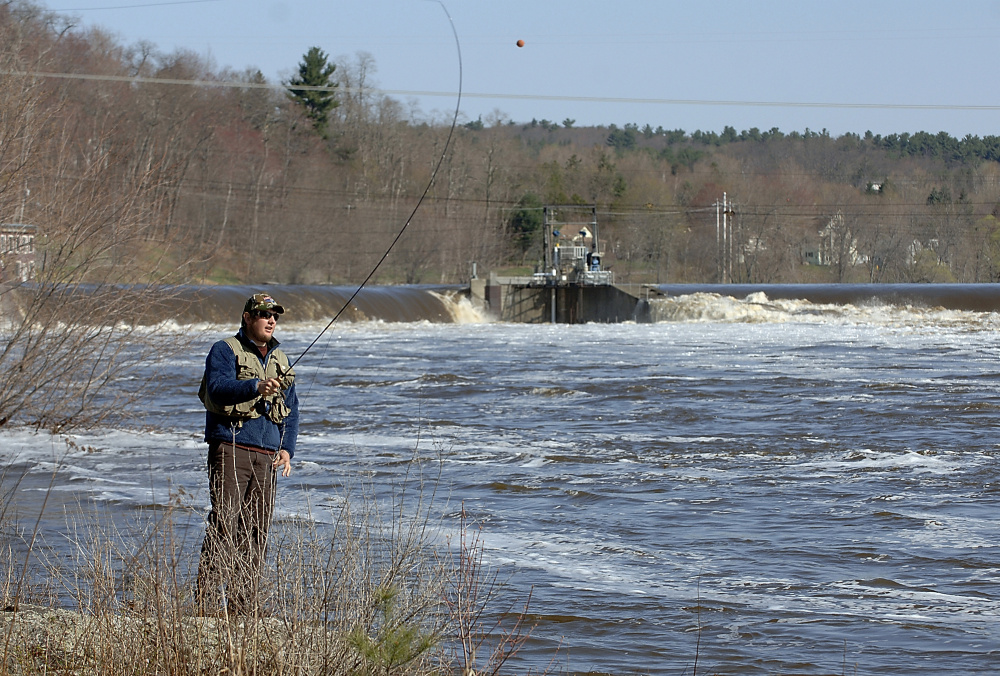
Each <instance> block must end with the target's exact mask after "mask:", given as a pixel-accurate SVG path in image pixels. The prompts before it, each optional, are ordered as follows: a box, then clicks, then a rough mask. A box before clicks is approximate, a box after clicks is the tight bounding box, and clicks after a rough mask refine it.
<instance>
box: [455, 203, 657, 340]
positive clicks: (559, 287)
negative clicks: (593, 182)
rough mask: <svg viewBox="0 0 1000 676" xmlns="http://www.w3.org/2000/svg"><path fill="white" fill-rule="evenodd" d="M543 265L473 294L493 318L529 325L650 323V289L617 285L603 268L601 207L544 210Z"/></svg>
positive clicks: (474, 284)
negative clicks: (531, 273) (598, 220)
mask: <svg viewBox="0 0 1000 676" xmlns="http://www.w3.org/2000/svg"><path fill="white" fill-rule="evenodd" d="M541 227H542V235H543V251H544V258H545V259H544V262H543V264H542V267H541V270H540V271H537V272H535V273H534V274H533V275H530V276H527V275H526V276H520V277H504V276H499V275H496V274H494V273H490V275H489V277H488V279H485V280H484V279H473V280H471V282H470V285H469V294H470V297H471V299H472V300H473V302H474V303H476V304H477V305H479V306H480V307H483V308H484V309H485V310H486V311H487V312H488V313H489V314H490V315H492V316H493V317H494V318H496V319H498V320H500V321H505V322H518V323H527V324H540V323H552V324H582V323H588V322H604V323H608V322H623V321H639V322H641V321H649V309H648V302H647V301H648V295H649V294H650V293H657V292H656V291H655V290H653V289H651V288H650V287H639V289H638V290H634V289H635V287H634V286H633V285H630V286H629V287H624V286H618V285H616V284H615V283H614V273H612V272H611V271H610V270H605V269H603V267H602V265H601V260H602V258H603V252H602V250H601V241H600V233H599V230H598V224H597V210H596V207H593V206H590V207H580V206H576V205H573V206H565V207H562V206H547V207H544V208H543V210H542V224H541Z"/></svg>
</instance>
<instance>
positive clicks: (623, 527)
mask: <svg viewBox="0 0 1000 676" xmlns="http://www.w3.org/2000/svg"><path fill="white" fill-rule="evenodd" d="M869 288H870V287H869ZM669 291H670V295H669V296H668V297H666V298H662V299H658V300H654V301H653V302H654V303H656V304H657V305H658V307H657V308H656V314H655V315H654V316H656V317H658V318H659V321H656V322H654V323H649V324H633V323H625V324H613V325H609V324H587V325H519V324H504V323H497V322H489V321H485V320H483V319H482V318H481V317H479V316H478V315H477V314H476V312H475V311H474V310H472V309H471V308H469V307H461V308H456V307H452V308H451V309H449V310H448V312H447V313H445V315H446V316H445V315H442V314H441V313H440V312H439V310H438V309H434V310H432V311H430V312H433V313H435V314H434V316H432V317H424V318H420V317H419V316H417V317H409V318H408V320H407V321H399V320H398V319H397V320H393V321H381V320H377V319H374V320H373V319H372V317H371V313H370V312H369V313H367V315H366V316H365V317H363V318H361V320H358V321H344V322H338V323H336V324H334V325H333V326H332V327H331V329H330V331H328V332H327V333H326V334H325V335H324V336H323V338H322V339H321V340H320V341H319V342H318V343H317V344H316V347H314V348H313V349H312V350H311V351H310V352H309V353H308V354H307V355H306V357H305V358H304V359H303V360H302V362H301V363H300V364H299V365H298V366H297V370H298V372H299V380H298V383H299V385H298V387H299V396H300V398H301V400H302V406H303V408H302V416H303V421H304V424H303V426H302V430H301V436H300V439H299V446H298V451H297V454H296V457H295V460H294V464H295V472H294V474H293V476H292V477H291V478H290V479H288V480H284V481H283V484H282V486H281V489H280V498H279V502H278V506H277V509H278V519H279V520H280V519H281V518H282V517H287V516H289V515H301V514H304V513H307V512H308V511H309V509H310V506H315V505H317V504H321V503H322V502H323V500H324V498H325V496H328V495H329V494H330V493H331V491H332V490H334V489H335V488H336V487H340V486H343V485H345V484H346V483H349V482H350V481H351V477H354V476H358V475H362V474H363V475H365V476H367V477H370V478H372V480H373V481H375V482H376V483H378V484H380V485H382V486H383V487H385V488H386V489H387V490H388V489H389V487H391V486H392V485H394V484H395V482H398V481H399V480H400V478H401V476H402V473H404V472H405V471H406V466H407V461H408V460H409V459H411V458H413V457H414V456H415V455H418V456H420V457H423V458H430V459H433V461H434V462H435V463H438V464H439V467H440V479H438V481H439V483H440V488H439V495H441V496H442V498H443V499H445V500H447V501H448V502H449V504H451V505H456V504H459V503H464V505H465V508H466V510H467V511H468V512H469V513H470V514H472V515H473V516H474V517H475V518H476V519H477V520H478V522H479V523H481V524H482V525H483V531H482V532H483V542H484V544H485V546H486V555H487V560H488V561H489V562H490V563H491V564H492V565H496V566H500V567H502V568H503V569H504V570H507V571H510V574H511V577H510V585H511V590H510V591H511V593H513V594H515V595H525V594H526V593H527V592H528V590H529V589H533V596H532V604H531V612H532V613H534V614H535V616H536V618H537V620H538V624H537V627H536V628H535V630H534V634H533V638H532V640H531V642H530V643H529V644H528V645H527V646H526V648H525V650H524V651H523V652H522V653H521V655H520V656H519V658H518V659H519V665H520V667H523V668H527V667H531V666H533V667H535V668H538V669H543V668H545V667H546V666H547V665H549V663H550V660H551V658H552V654H553V651H554V650H555V649H556V648H557V647H558V648H559V652H558V657H557V658H556V662H555V663H554V664H555V667H556V669H557V670H558V671H561V672H565V673H609V674H640V673H641V674H647V673H648V674H683V673H688V674H690V673H692V670H693V667H694V663H695V659H697V671H698V673H706V674H707V673H719V674H811V675H820V674H855V673H857V674H878V675H879V676H884V675H887V674H899V675H907V676H912V675H913V674H936V675H942V674H956V675H957V674H963V675H967V674H987V673H990V674H992V673H996V671H997V669H998V667H1000V622H998V615H1000V522H998V516H997V515H998V497H1000V463H998V459H1000V452H998V446H997V440H996V433H995V430H996V420H997V417H998V414H1000V380H998V373H1000V368H998V359H997V355H998V348H1000V337H998V333H997V328H998V326H1000V314H997V313H996V312H995V311H983V310H969V309H962V308H961V307H952V308H949V307H942V306H940V305H935V304H933V303H921V302H920V301H919V299H916V300H914V298H913V297H912V296H908V297H906V298H903V299H902V300H901V297H900V296H899V294H898V293H897V294H896V295H895V296H893V297H889V295H888V294H886V295H885V296H883V297H882V298H880V297H879V296H878V294H874V295H872V294H868V295H866V296H864V297H863V299H860V300H859V298H860V297H859V298H848V299H846V300H845V299H843V298H813V299H811V300H810V299H807V298H804V297H794V296H795V295H796V294H787V295H790V296H793V297H789V298H780V297H777V296H779V295H781V294H776V293H774V291H773V290H771V293H770V294H768V293H767V290H761V289H742V288H741V289H738V290H736V291H737V292H736V293H734V294H733V295H727V294H726V293H720V291H724V289H719V288H715V289H707V288H706V289H699V290H694V289H692V290H690V291H691V292H690V293H684V292H683V291H684V290H683V289H682V290H681V292H677V291H675V290H673V289H670V290H669ZM897 291H898V289H897ZM953 291H955V289H949V293H951V292H953ZM979 291H980V290H979V289H976V290H975V293H979ZM382 293H384V294H386V295H387V296H389V297H391V296H392V295H393V292H392V291H387V290H383V291H382ZM970 293H973V290H971V289H970ZM274 294H275V295H276V296H277V297H278V299H279V300H281V301H283V302H286V303H288V304H289V306H290V308H289V312H288V313H287V317H288V318H293V317H294V303H293V302H292V301H291V300H288V301H285V300H284V299H283V298H282V296H280V294H279V290H277V289H276V290H274ZM232 295H233V297H234V298H237V296H239V293H235V294H232ZM959 295H961V294H959ZM449 302H450V303H451V304H452V305H455V302H454V301H449ZM977 302H978V301H977ZM959 305H960V304H959ZM219 307H225V303H221V302H220V304H219ZM236 312H238V309H237V310H236ZM421 312H424V311H423V310H422V311H421ZM319 314H322V313H321V312H319V311H317V312H315V313H313V314H311V315H310V317H309V319H308V320H307V321H299V322H295V321H290V322H287V323H282V325H281V326H279V329H278V332H277V334H276V335H277V336H278V337H279V339H281V340H282V342H283V347H284V348H285V349H286V351H287V352H288V353H289V354H290V355H292V357H293V358H294V356H295V355H297V354H299V353H300V352H301V351H302V350H303V349H304V348H305V346H306V345H308V344H309V343H310V342H311V341H312V340H313V339H314V338H315V336H316V334H317V332H318V331H319V330H320V329H322V328H323V326H324V322H323V321H322V320H321V318H320V317H319V316H317V315H319ZM418 314H419V313H418ZM442 317H445V318H444V319H442ZM196 319H197V322H198V323H194V324H189V325H186V326H184V327H182V328H183V330H184V331H185V332H186V333H187V334H188V336H189V340H190V341H191V345H190V352H189V353H187V354H186V356H185V357H184V358H183V359H181V360H178V361H177V363H176V364H175V365H174V367H173V369H172V375H171V377H169V378H165V379H164V380H163V382H162V384H161V385H160V386H159V387H158V388H157V397H156V401H155V405H153V406H150V407H149V411H148V413H147V414H146V415H145V416H143V417H142V419H141V420H136V422H135V425H134V427H132V428H126V429H122V430H116V431H113V432H105V433H101V434H96V433H95V434H79V435H74V436H73V437H72V441H73V443H74V444H75V446H73V447H71V448H69V449H68V450H67V447H66V444H65V442H64V441H63V440H62V439H61V438H60V439H57V438H51V437H46V436H39V435H34V434H31V433H28V432H26V431H18V430H0V444H2V445H3V446H4V448H5V449H7V450H5V454H7V453H10V454H11V456H10V457H12V458H13V459H14V460H15V461H16V462H17V463H20V464H21V465H24V466H27V467H30V468H31V472H32V476H36V477H44V476H45V475H46V472H47V471H49V470H51V468H52V462H53V459H54V457H55V456H58V457H59V461H60V463H61V464H62V467H61V469H60V481H59V484H60V485H59V488H60V491H61V492H62V493H65V494H66V495H74V496H79V495H85V496H87V499H90V500H93V501H96V502H98V503H100V504H102V505H104V506H105V507H106V508H107V509H110V510H112V511H114V510H127V509H130V508H132V507H134V506H137V505H148V504H151V503H153V504H159V503H166V502H167V501H168V500H169V495H168V492H169V491H171V490H173V491H176V489H177V487H179V486H180V487H183V488H184V489H185V491H187V492H188V494H189V495H191V496H192V497H191V500H192V501H193V503H194V504H196V505H199V506H200V509H201V511H200V512H199V513H197V514H196V515H195V519H194V520H195V524H194V526H193V527H194V528H195V529H200V528H201V519H203V517H204V512H205V511H206V508H207V495H206V490H205V487H204V483H205V476H204V470H203V466H204V464H203V463H204V448H203V443H202V441H201V437H200V434H199V431H200V430H201V428H202V426H203V417H204V414H203V411H202V410H201V409H200V403H199V402H198V400H197V396H196V393H197V389H198V382H199V380H200V377H201V371H202V368H203V364H204V361H203V360H204V355H205V354H206V352H207V350H208V348H209V346H210V344H211V342H212V341H214V340H216V339H218V338H220V337H223V336H225V335H226V334H227V333H229V332H230V331H231V328H232V322H226V321H224V317H223V316H214V317H213V316H209V317H205V316H201V315H199V316H198V317H197V318H196ZM283 321H284V318H283ZM94 451H97V452H94ZM162 477H169V482H167V481H161V480H160V479H161V478H162ZM26 504H27V503H26ZM28 511H30V510H25V516H27V515H28ZM45 524H46V527H47V528H58V519H56V518H54V517H53V518H52V519H51V520H47V521H46V522H45Z"/></svg>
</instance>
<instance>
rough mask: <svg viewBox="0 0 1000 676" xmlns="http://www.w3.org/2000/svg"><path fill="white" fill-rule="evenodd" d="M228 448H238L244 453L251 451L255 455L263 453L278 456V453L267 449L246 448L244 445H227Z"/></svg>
mask: <svg viewBox="0 0 1000 676" xmlns="http://www.w3.org/2000/svg"><path fill="white" fill-rule="evenodd" d="M225 445H226V446H232V447H233V448H238V449H240V450H243V451H251V452H253V453H263V454H264V455H277V454H278V452H277V451H271V450H268V449H266V448H257V447H256V446H245V445H243V444H234V443H227V444H225Z"/></svg>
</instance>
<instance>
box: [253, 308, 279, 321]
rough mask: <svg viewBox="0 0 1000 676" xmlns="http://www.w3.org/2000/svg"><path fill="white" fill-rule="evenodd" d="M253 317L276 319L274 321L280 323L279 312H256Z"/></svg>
mask: <svg viewBox="0 0 1000 676" xmlns="http://www.w3.org/2000/svg"><path fill="white" fill-rule="evenodd" d="M253 316H254V317H257V318H259V319H274V321H278V313H277V312H268V311H267V310H256V311H254V313H253Z"/></svg>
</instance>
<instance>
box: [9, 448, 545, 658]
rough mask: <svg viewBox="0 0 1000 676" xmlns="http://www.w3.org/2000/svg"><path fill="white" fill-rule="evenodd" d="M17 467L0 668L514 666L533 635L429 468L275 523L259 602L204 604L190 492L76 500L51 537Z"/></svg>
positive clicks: (12, 477) (473, 527)
mask: <svg viewBox="0 0 1000 676" xmlns="http://www.w3.org/2000/svg"><path fill="white" fill-rule="evenodd" d="M415 464H419V462H417V463H415ZM58 471H59V469H58V467H57V468H56V469H54V470H53V475H52V478H53V481H55V479H56V477H57V474H58ZM24 479H25V476H24V475H23V474H21V475H19V474H18V472H17V470H16V469H15V467H14V466H13V465H10V464H8V465H6V466H5V467H4V468H2V469H0V516H3V517H4V519H3V524H4V525H3V527H2V529H0V545H2V546H0V571H2V577H0V676H8V675H15V674H17V675H20V674H44V673H58V674H100V675H101V676H105V675H108V674H111V675H114V674H123V675H124V674H130V675H142V674H173V675H178V676H179V675H183V674H209V673H211V674H221V673H227V674H247V675H248V674H303V675H305V674H324V675H335V674H344V675H345V676H346V675H351V676H357V675H359V674H361V675H364V674H368V675H371V676H375V675H389V674H411V675H417V676H419V675H420V674H441V673H462V674H497V673H501V672H502V673H511V672H512V669H513V668H514V667H513V663H512V662H511V659H512V658H514V657H515V656H516V655H517V653H518V652H519V651H520V649H521V648H522V646H523V645H524V644H525V642H526V641H527V640H529V638H530V635H531V631H532V626H531V618H530V616H529V615H528V613H527V609H528V608H527V603H528V600H529V599H515V600H514V601H513V602H512V601H511V599H510V597H509V594H508V592H507V591H506V589H505V587H504V584H503V583H504V580H503V579H502V578H501V577H500V576H499V571H498V570H497V569H495V568H491V566H490V565H489V564H488V563H486V562H485V561H484V559H483V546H482V542H481V540H480V537H479V527H478V525H477V524H475V523H474V521H473V520H472V518H471V517H470V516H469V515H467V514H466V512H465V511H464V509H463V508H461V506H455V508H454V509H450V510H449V509H447V508H446V509H445V510H443V511H444V513H441V512H442V510H441V507H442V505H440V504H438V502H437V501H435V500H434V499H433V497H430V496H429V495H428V494H427V493H425V492H423V490H424V489H427V487H428V486H429V485H430V482H427V481H424V480H414V481H413V484H414V485H413V486H412V487H410V488H413V489H414V490H417V491H418V493H417V495H413V494H412V493H411V491H410V490H408V487H407V486H400V487H398V489H399V490H397V491H396V492H395V493H394V495H393V496H391V497H389V498H379V497H378V496H376V495H375V494H374V493H373V492H372V491H370V490H369V489H359V490H357V491H353V490H347V491H346V492H345V493H344V494H343V495H341V496H339V497H340V498H341V499H340V500H338V501H337V505H338V506H336V507H333V508H331V509H330V510H329V513H324V514H323V515H322V516H319V518H316V519H312V518H289V519H285V520H282V521H281V522H279V523H276V524H275V526H274V527H273V528H272V541H271V542H270V543H269V547H270V550H271V551H270V556H269V563H268V567H267V570H266V571H264V574H263V575H262V579H261V583H260V588H259V590H257V596H258V598H260V599H261V600H262V601H261V606H260V608H259V609H256V610H254V611H252V612H251V613H249V614H245V613H241V614H239V615H229V614H227V612H226V611H225V609H222V610H220V611H219V612H213V613H211V614H210V616H205V614H204V613H200V612H199V610H198V608H197V607H196V604H195V602H194V599H193V595H194V593H193V592H194V585H195V582H194V577H195V574H196V569H197V556H198V544H199V543H200V538H201V535H202V533H203V525H202V523H201V520H200V519H191V518H190V513H191V512H193V511H197V506H195V505H191V504H189V502H190V499H191V496H190V495H187V494H185V493H184V492H183V491H182V490H178V491H175V492H174V494H173V495H172V496H171V499H170V502H169V504H166V505H160V506H158V507H157V508H155V509H151V510H140V511H137V512H133V513H131V514H129V515H128V516H127V517H124V516H123V515H121V514H118V515H111V514H102V513H100V512H99V511H95V510H94V508H93V507H92V506H85V505H80V506H79V508H78V509H76V510H73V511H72V512H71V513H69V514H67V515H66V517H65V518H66V525H65V529H64V530H63V532H62V533H61V534H59V535H56V534H52V533H43V532H40V531H39V529H38V526H37V523H36V525H35V527H34V529H33V528H32V521H33V519H31V518H30V517H31V515H30V514H27V513H25V512H26V511H27V510H25V506H24V505H21V506H20V507H19V506H18V504H17V502H16V501H15V500H14V495H15V492H16V490H17V489H18V487H19V484H20V483H21V481H22V480H24ZM49 490H50V491H51V490H52V486H51V485H50V486H49ZM427 490H430V489H427ZM41 509H43V510H44V509H45V505H44V503H43V505H42V506H41ZM432 513H437V515H436V516H434V515H433V514H432ZM317 516H318V515H317ZM53 538H55V540H53ZM517 671H519V672H521V673H525V672H526V673H539V672H540V671H544V669H543V670H537V669H530V668H522V669H518V670H517Z"/></svg>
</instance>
